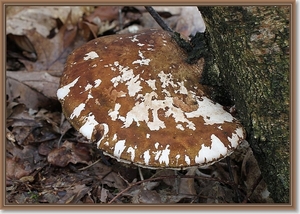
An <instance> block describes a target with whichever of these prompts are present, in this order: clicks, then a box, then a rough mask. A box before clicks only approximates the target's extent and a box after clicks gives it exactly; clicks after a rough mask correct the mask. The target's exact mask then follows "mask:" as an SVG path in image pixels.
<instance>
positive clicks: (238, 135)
mask: <svg viewBox="0 0 300 214" xmlns="http://www.w3.org/2000/svg"><path fill="white" fill-rule="evenodd" d="M235 133H236V134H235ZM235 133H233V134H232V137H231V138H230V137H227V139H228V140H229V142H230V143H231V146H232V147H233V148H236V147H237V146H238V144H239V141H240V139H241V138H243V136H244V131H243V128H241V127H239V128H237V129H236V130H235Z"/></svg>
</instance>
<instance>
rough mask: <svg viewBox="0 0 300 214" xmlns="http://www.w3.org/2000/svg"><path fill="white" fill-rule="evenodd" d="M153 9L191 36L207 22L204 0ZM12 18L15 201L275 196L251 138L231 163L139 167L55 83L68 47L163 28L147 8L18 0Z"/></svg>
mask: <svg viewBox="0 0 300 214" xmlns="http://www.w3.org/2000/svg"><path fill="white" fill-rule="evenodd" d="M154 9H156V10H157V11H158V13H159V14H160V15H161V16H162V17H163V18H164V20H165V21H166V23H167V24H168V25H169V26H171V27H172V28H173V29H174V30H176V31H177V32H179V33H181V35H182V36H183V37H188V36H189V35H193V34H195V32H197V31H200V32H203V31H204V30H205V26H204V22H203V20H202V19H201V14H200V13H199V11H198V10H197V8H196V7H154ZM6 20H7V23H6V24H7V25H6V26H7V29H6V30H7V31H6V32H7V41H9V43H8V44H7V62H6V64H7V66H6V68H7V72H6V97H7V99H6V145H5V148H6V159H5V164H6V167H5V169H6V170H5V172H6V175H5V176H6V203H9V204H83V203H84V204H128V203H132V204H141V203H142V204H168V203H193V204H206V203H267V202H272V199H271V198H270V197H269V192H268V190H267V186H266V184H265V182H264V181H263V179H262V178H261V175H260V170H259V167H258V165H257V162H256V160H255V158H254V156H253V154H252V150H251V148H250V147H249V144H248V143H247V142H246V141H245V142H244V143H243V144H242V146H240V148H239V150H238V151H237V152H235V153H234V154H233V155H231V156H230V158H229V161H230V166H229V165H228V161H227V162H226V160H223V161H221V162H219V163H217V164H214V165H212V166H208V167H206V168H201V169H200V168H191V169H189V170H182V171H179V172H175V171H173V170H168V169H162V170H150V169H138V167H136V166H133V165H128V164H123V163H120V162H118V161H116V160H114V159H111V158H110V157H106V156H104V155H103V154H102V152H101V151H99V150H98V149H97V148H96V145H95V144H93V143H91V142H89V141H88V140H87V139H86V138H85V137H83V136H82V135H80V134H79V133H78V132H76V131H75V130H74V129H73V128H72V127H71V125H70V124H69V122H68V121H67V120H66V119H65V118H64V116H63V114H62V112H61V107H60V105H59V103H58V101H57V98H56V90H57V89H58V85H59V77H60V75H61V74H62V71H63V67H64V63H65V61H66V58H67V56H68V55H69V54H70V53H71V51H72V50H74V49H75V48H76V47H79V46H80V45H82V44H84V43H85V42H87V41H89V40H91V39H93V38H96V37H99V36H105V35H109V34H115V33H126V32H135V31H136V30H141V29H144V28H149V27H156V28H158V27H159V26H158V25H157V23H156V22H154V20H153V19H152V17H150V16H149V14H148V13H147V12H146V10H145V9H144V8H143V7H140V6H137V7H133V6H130V7H129V6H97V7H90V6H89V7H83V6H82V7H67V6H58V7H44V6H43V7H40V6H34V7H33V6H22V7H19V6H10V7H8V8H7V10H6ZM227 160H228V159H227ZM229 169H230V170H229Z"/></svg>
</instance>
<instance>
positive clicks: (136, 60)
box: [57, 30, 245, 169]
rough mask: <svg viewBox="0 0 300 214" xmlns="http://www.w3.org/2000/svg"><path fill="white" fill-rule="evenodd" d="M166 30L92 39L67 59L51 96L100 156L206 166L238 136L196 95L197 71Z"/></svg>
mask: <svg viewBox="0 0 300 214" xmlns="http://www.w3.org/2000/svg"><path fill="white" fill-rule="evenodd" d="M185 58H186V55H185V53H184V52H183V51H182V50H181V49H180V48H179V47H178V46H177V44H176V43H175V42H174V41H173V40H172V38H171V36H170V35H169V33H168V32H165V31H162V30H147V31H143V32H140V33H137V34H127V35H111V36H106V37H101V38H97V39H95V40H92V41H90V42H88V43H87V44H85V45H83V46H82V47H80V48H78V49H77V50H75V51H74V52H73V53H72V54H71V55H70V56H69V58H68V60H67V63H66V66H65V70H64V74H63V76H62V78H61V85H60V88H59V89H58V91H57V96H58V99H59V100H60V102H61V104H62V108H63V112H64V114H65V116H66V117H67V118H68V119H69V121H70V122H71V124H72V125H73V126H74V128H76V129H77V130H78V131H79V132H81V133H82V134H83V135H84V136H85V137H87V138H88V139H91V140H92V141H94V142H96V143H97V146H98V148H99V149H101V150H103V151H104V152H105V154H107V155H110V156H111V157H114V158H116V159H118V160H119V161H122V162H126V163H133V164H136V165H139V166H142V167H146V168H173V169H183V168H188V167H191V166H205V165H210V164H212V163H214V162H216V161H219V160H220V159H222V158H224V157H226V156H227V155H229V154H231V153H232V152H233V150H234V149H235V148H236V147H237V146H238V145H239V143H240V142H241V140H242V139H244V137H245V132H244V129H243V127H242V126H241V125H240V123H239V122H238V121H237V120H236V119H235V118H234V117H232V115H231V114H230V113H228V112H226V111H225V110H224V109H223V107H222V106H221V105H219V104H217V103H214V102H213V101H211V100H210V99H209V98H208V97H206V96H205V95H203V92H202V90H201V85H199V83H198V80H199V78H200V75H201V68H200V67H199V66H198V65H189V64H187V63H185V62H184V59H185Z"/></svg>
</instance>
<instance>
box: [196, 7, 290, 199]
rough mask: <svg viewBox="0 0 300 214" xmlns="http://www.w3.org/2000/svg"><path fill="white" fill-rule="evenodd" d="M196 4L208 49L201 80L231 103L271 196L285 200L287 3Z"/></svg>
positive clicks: (287, 163)
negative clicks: (272, 4)
mask: <svg viewBox="0 0 300 214" xmlns="http://www.w3.org/2000/svg"><path fill="white" fill-rule="evenodd" d="M198 8H199V11H200V12H201V14H202V15H203V18H204V20H205V23H206V36H207V39H208V44H209V48H210V49H209V53H210V56H209V57H208V58H206V63H207V64H206V67H205V71H204V73H203V82H204V83H205V84H208V85H214V86H218V88H219V89H220V90H219V92H222V94H221V95H222V97H224V95H229V96H228V98H229V100H231V101H234V103H235V107H236V109H237V111H238V117H239V118H240V120H241V122H242V123H243V124H244V126H245V128H246V131H247V140H248V141H249V143H250V145H251V148H252V150H253V152H254V155H255V157H256V159H257V161H258V163H259V165H260V169H261V172H262V176H263V178H264V180H265V181H266V183H267V184H268V189H269V191H270V192H271V197H272V198H273V200H274V201H275V202H277V203H289V202H290V140H289V139H290V127H289V124H290V121H289V113H290V108H289V107H290V79H289V78H290V60H289V58H290V57H289V36H290V33H289V32H290V30H289V22H290V14H291V13H290V12H291V11H290V10H291V7H290V6H247V7H235V6H234V7H233V6H213V7H198ZM224 92H225V93H224ZM218 95H220V93H219V94H218ZM223 101H224V100H223ZM223 104H224V103H223Z"/></svg>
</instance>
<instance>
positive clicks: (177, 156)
mask: <svg viewBox="0 0 300 214" xmlns="http://www.w3.org/2000/svg"><path fill="white" fill-rule="evenodd" d="M175 158H176V165H178V160H179V158H180V154H178V155H176V156H175Z"/></svg>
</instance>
